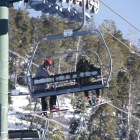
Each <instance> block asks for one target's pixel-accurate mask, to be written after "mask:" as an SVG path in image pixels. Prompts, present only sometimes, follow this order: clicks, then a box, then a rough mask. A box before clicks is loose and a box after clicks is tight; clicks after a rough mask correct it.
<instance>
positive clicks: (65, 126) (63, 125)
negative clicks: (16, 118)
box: [31, 113, 69, 129]
mask: <svg viewBox="0 0 140 140" xmlns="http://www.w3.org/2000/svg"><path fill="white" fill-rule="evenodd" d="M31 115H32V116H36V117H38V118H42V119H45V120H48V121H51V122H55V123H57V124H58V125H60V126H62V127H64V128H66V129H69V126H67V125H65V124H63V123H60V122H59V121H56V120H54V119H51V118H49V117H46V116H44V117H42V116H40V115H37V114H35V113H34V114H31Z"/></svg>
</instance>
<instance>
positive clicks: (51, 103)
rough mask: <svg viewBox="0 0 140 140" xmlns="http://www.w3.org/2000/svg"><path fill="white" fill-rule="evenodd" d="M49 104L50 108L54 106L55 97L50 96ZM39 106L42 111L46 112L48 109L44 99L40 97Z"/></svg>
mask: <svg viewBox="0 0 140 140" xmlns="http://www.w3.org/2000/svg"><path fill="white" fill-rule="evenodd" d="M49 104H50V107H51V106H53V105H56V95H53V96H50V101H49ZM41 106H42V111H46V109H48V104H47V102H46V97H41Z"/></svg>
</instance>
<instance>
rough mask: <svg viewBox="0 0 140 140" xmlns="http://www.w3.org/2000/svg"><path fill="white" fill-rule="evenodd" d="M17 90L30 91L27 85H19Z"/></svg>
mask: <svg viewBox="0 0 140 140" xmlns="http://www.w3.org/2000/svg"><path fill="white" fill-rule="evenodd" d="M16 90H19V91H20V92H23V93H29V90H28V88H27V86H21V85H17V87H16Z"/></svg>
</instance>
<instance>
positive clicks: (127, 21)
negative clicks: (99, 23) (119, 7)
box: [99, 0, 140, 32]
mask: <svg viewBox="0 0 140 140" xmlns="http://www.w3.org/2000/svg"><path fill="white" fill-rule="evenodd" d="M99 1H100V2H101V3H102V4H104V5H105V6H106V7H107V8H109V9H110V10H111V11H113V12H114V13H115V14H117V15H118V16H119V17H120V18H122V19H123V20H124V21H126V22H127V23H128V24H130V25H131V26H132V27H134V28H135V29H136V30H138V31H139V32H140V30H139V29H138V28H137V27H135V26H134V25H133V24H131V23H130V22H129V21H128V20H126V19H125V18H123V17H122V16H121V15H120V14H118V13H117V12H116V11H114V10H113V9H112V8H110V7H109V6H108V5H106V4H105V3H104V2H102V1H101V0H99Z"/></svg>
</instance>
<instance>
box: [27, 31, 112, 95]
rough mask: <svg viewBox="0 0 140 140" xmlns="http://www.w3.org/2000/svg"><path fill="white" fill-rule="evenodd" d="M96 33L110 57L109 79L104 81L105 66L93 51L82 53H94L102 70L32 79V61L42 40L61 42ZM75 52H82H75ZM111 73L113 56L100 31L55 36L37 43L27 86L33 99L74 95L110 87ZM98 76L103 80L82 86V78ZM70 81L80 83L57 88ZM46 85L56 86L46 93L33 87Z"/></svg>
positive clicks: (30, 62)
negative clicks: (59, 84) (80, 80)
mask: <svg viewBox="0 0 140 140" xmlns="http://www.w3.org/2000/svg"><path fill="white" fill-rule="evenodd" d="M94 32H97V33H98V34H99V35H100V37H101V39H102V41H103V44H104V46H105V48H106V51H107V53H108V56H109V60H110V70H109V72H107V78H105V79H104V77H103V74H102V70H103V68H102V67H103V65H102V62H101V60H100V57H99V56H98V54H97V53H96V52H94V51H92V50H82V51H90V52H93V53H94V54H96V55H97V57H98V59H99V61H100V68H99V69H96V70H93V71H89V72H72V73H63V74H57V75H53V76H50V77H48V78H39V79H36V78H32V75H31V71H30V67H31V64H32V61H33V59H34V55H35V52H36V50H37V48H38V44H39V43H40V42H41V41H42V40H47V41H53V40H60V39H65V38H70V37H77V36H84V35H88V34H94ZM82 51H81V52H82ZM74 52H80V51H74ZM74 52H68V53H74ZM63 54H66V53H63ZM54 55H62V53H61V54H54ZM49 56H50V55H49ZM111 71H112V60H111V55H110V52H109V50H108V48H107V45H106V43H105V41H104V38H103V36H102V34H101V33H100V31H98V30H90V31H81V32H75V33H73V35H72V36H65V37H64V35H55V36H49V37H44V38H41V39H40V40H39V41H38V42H37V44H36V45H35V47H34V50H33V54H32V56H31V59H30V61H29V63H28V68H27V85H28V89H29V92H30V95H31V97H32V98H38V97H43V96H51V95H61V94H66V93H73V92H81V91H85V90H95V89H101V88H105V87H108V86H109V85H108V82H109V79H110V76H111ZM96 76H99V77H101V79H100V80H99V81H98V80H97V82H95V83H91V84H89V85H81V84H80V82H79V79H80V78H82V77H96ZM29 79H30V80H29ZM70 80H77V81H78V83H77V85H71V86H66V87H57V82H61V81H70ZM29 81H30V84H29ZM44 83H52V84H54V88H53V89H52V90H49V89H48V90H45V91H37V92H35V91H34V89H33V86H35V85H38V84H44Z"/></svg>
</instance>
